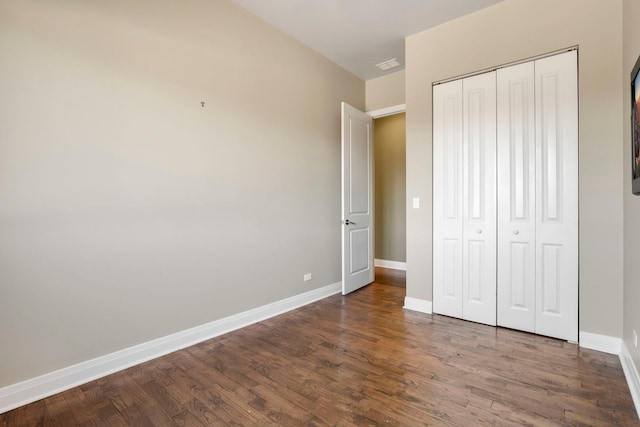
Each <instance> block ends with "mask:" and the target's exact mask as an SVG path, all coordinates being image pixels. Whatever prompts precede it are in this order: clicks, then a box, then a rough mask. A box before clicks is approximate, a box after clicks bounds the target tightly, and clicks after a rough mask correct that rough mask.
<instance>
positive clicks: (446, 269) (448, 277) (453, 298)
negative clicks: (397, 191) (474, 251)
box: [433, 80, 462, 318]
mask: <svg viewBox="0 0 640 427" xmlns="http://www.w3.org/2000/svg"><path fill="white" fill-rule="evenodd" d="M433 200H434V202H433V311H434V313H440V314H444V315H447V316H453V317H459V318H461V317H462V80H457V81H453V82H449V83H443V84H439V85H437V86H434V87H433Z"/></svg>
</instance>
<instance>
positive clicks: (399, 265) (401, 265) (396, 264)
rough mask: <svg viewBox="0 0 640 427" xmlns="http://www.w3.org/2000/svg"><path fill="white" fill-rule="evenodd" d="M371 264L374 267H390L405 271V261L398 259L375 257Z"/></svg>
mask: <svg viewBox="0 0 640 427" xmlns="http://www.w3.org/2000/svg"><path fill="white" fill-rule="evenodd" d="M373 265H374V266H376V267H382V268H391V269H393V270H404V271H407V263H406V262H400V261H388V260H386V259H375V260H373Z"/></svg>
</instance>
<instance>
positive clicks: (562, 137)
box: [535, 51, 578, 341]
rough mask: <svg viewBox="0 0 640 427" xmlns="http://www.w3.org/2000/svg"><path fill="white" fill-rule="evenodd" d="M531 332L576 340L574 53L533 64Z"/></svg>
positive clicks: (576, 96)
mask: <svg viewBox="0 0 640 427" xmlns="http://www.w3.org/2000/svg"><path fill="white" fill-rule="evenodd" d="M535 79H536V83H535V85H536V118H537V122H536V169H537V174H536V175H537V180H536V192H537V197H536V200H537V215H536V217H537V224H536V258H537V262H536V300H537V301H536V333H538V334H542V335H548V336H551V337H556V338H562V339H566V340H570V341H577V340H578V85H577V52H576V51H571V52H567V53H565V54H562V55H557V56H552V57H549V58H544V59H540V60H537V61H536V62H535Z"/></svg>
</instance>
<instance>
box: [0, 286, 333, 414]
mask: <svg viewBox="0 0 640 427" xmlns="http://www.w3.org/2000/svg"><path fill="white" fill-rule="evenodd" d="M341 291H342V284H341V283H335V284H333V285H328V286H325V287H322V288H319V289H315V290H313V291H309V292H305V293H303V294H300V295H296V296H293V297H290V298H286V299H283V300H280V301H276V302H274V303H271V304H267V305H263V306H261V307H258V308H254V309H252V310H248V311H245V312H242V313H238V314H235V315H233V316H229V317H225V318H224V319H220V320H216V321H213V322H210V323H206V324H204V325H200V326H196V327H195V328H191V329H187V330H184V331H181V332H177V333H175V334H171V335H167V336H166V337H162V338H158V339H155V340H152V341H149V342H146V343H142V344H139V345H136V346H133V347H129V348H126V349H124V350H120V351H116V352H115V353H111V354H107V355H105V356H100V357H97V358H95V359H92V360H88V361H86V362H82V363H78V364H77V365H73V366H69V367H66V368H63V369H60V370H57V371H54V372H50V373H47V374H44V375H42V376H39V377H36V378H32V379H29V380H26V381H23V382H20V383H17V384H12V385H10V386H6V387H3V388H0V414H2V413H4V412H7V411H10V410H12V409H15V408H17V407H20V406H23V405H26V404H28V403H31V402H35V401H36V400H39V399H42V398H45V397H48V396H51V395H54V394H56V393H60V392H62V391H65V390H68V389H70V388H73V387H76V386H79V385H81V384H85V383H88V382H89V381H93V380H96V379H98V378H101V377H104V376H106V375H109V374H113V373H114V372H118V371H121V370H123V369H126V368H129V367H131V366H134V365H138V364H140V363H143V362H146V361H148V360H151V359H155V358H157V357H160V356H164V355H166V354H169V353H173V352H174V351H177V350H181V349H183V348H186V347H189V346H192V345H194V344H198V343H200V342H203V341H206V340H208V339H211V338H214V337H217V336H220V335H223V334H226V333H227V332H231V331H234V330H236V329H240V328H243V327H245V326H248V325H251V324H253V323H257V322H260V321H262V320H265V319H268V318H270V317H273V316H277V315H278V314H282V313H285V312H287V311H290V310H293V309H296V308H298V307H302V306H303V305H307V304H310V303H312V302H314V301H318V300H321V299H323V298H326V297H328V296H331V295H334V294H337V293H340V292H341Z"/></svg>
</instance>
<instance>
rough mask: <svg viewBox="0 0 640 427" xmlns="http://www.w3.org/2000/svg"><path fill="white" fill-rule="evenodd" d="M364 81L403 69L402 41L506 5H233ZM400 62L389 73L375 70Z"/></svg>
mask: <svg viewBox="0 0 640 427" xmlns="http://www.w3.org/2000/svg"><path fill="white" fill-rule="evenodd" d="M233 1H234V2H235V3H237V4H238V5H240V6H242V7H243V8H245V9H247V10H248V11H249V12H251V13H253V14H254V15H257V16H258V17H260V18H262V19H263V20H265V21H267V22H268V23H270V24H271V25H273V26H275V27H276V28H279V29H280V30H282V31H284V32H285V33H287V34H289V35H291V36H292V37H294V38H295V39H297V40H298V41H300V42H302V43H304V44H305V45H307V46H309V47H310V48H312V49H314V50H315V51H317V52H319V53H320V54H322V55H324V56H326V57H327V58H329V59H330V60H332V61H333V62H335V63H337V64H338V65H340V66H342V67H343V68H346V69H347V70H349V71H351V72H352V73H353V74H355V75H356V76H358V77H360V78H361V79H363V80H370V79H373V78H376V77H381V76H383V75H385V74H389V73H393V72H395V71H398V70H401V69H403V68H404V64H405V56H404V39H405V37H406V36H409V35H411V34H415V33H418V32H420V31H423V30H426V29H428V28H431V27H434V26H436V25H439V24H442V23H443V22H446V21H450V20H452V19H456V18H458V17H460V16H463V15H467V14H469V13H472V12H475V11H477V10H480V9H483V8H485V7H488V6H491V5H493V4H496V3H499V2H500V1H503V0H233ZM392 58H396V59H397V60H398V62H400V66H399V67H396V68H391V69H389V70H387V71H382V70H380V69H378V68H377V67H376V66H375V65H376V64H379V63H381V62H384V61H387V60H389V59H392Z"/></svg>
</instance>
